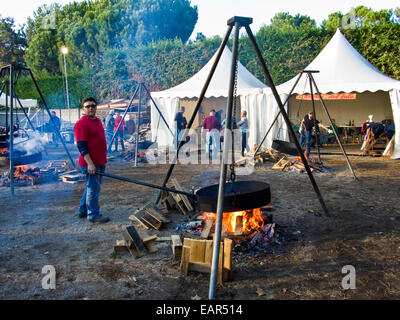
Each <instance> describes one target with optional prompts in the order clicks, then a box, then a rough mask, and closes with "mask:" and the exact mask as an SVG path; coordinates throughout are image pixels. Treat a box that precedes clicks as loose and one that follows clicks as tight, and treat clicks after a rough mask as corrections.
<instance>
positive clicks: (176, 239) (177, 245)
mask: <svg viewBox="0 0 400 320" xmlns="http://www.w3.org/2000/svg"><path fill="white" fill-rule="evenodd" d="M170 240H171V241H172V244H171V246H172V254H173V255H174V258H176V259H178V258H179V257H181V256H182V241H181V237H180V236H179V235H177V234H173V235H171V237H170Z"/></svg>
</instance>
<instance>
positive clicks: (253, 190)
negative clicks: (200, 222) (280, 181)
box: [195, 181, 271, 212]
mask: <svg viewBox="0 0 400 320" xmlns="http://www.w3.org/2000/svg"><path fill="white" fill-rule="evenodd" d="M218 188H219V184H214V185H211V186H208V187H205V188H201V189H199V190H197V191H196V192H195V195H196V198H197V201H198V203H199V206H200V210H201V211H205V212H217V203H218ZM270 201H271V192H270V187H269V184H268V183H265V182H260V181H236V182H234V183H232V182H227V183H226V187H225V197H224V206H223V210H222V211H223V212H232V211H243V210H250V209H254V208H259V207H262V206H265V205H266V204H268V203H270Z"/></svg>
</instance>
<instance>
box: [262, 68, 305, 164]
mask: <svg viewBox="0 0 400 320" xmlns="http://www.w3.org/2000/svg"><path fill="white" fill-rule="evenodd" d="M302 74H303V73H300V74H299V76H298V77H297V80H296V82H295V84H294V85H293V87H292V89H291V90H290V92H289V94H288V96H287V98H286V100H285V102H284V103H283V105H285V104H286V103H287V102H288V101H289V98H290V96H291V95H292V92H293V91H294V89H295V88H296V86H297V83H298V82H299V81H300V78H301V76H302ZM280 114H281V111H280V110H279V111H278V114H277V115H276V117H275V119H274V121H272V124H271V126H270V127H269V129H268V130H267V133H266V134H265V136H264V138H262V140H261V142H260V144H259V145H258V147H257V149H256V151H255V152H254V157H255V156H256V155H257V153H258V151H259V150H260V148H261V146H262V144H263V143H264V141H265V139H266V138H267V136H268V134H269V132H270V131H271V129H272V127H273V126H274V124H275V122H276V121H277V120H278V118H279V115H280Z"/></svg>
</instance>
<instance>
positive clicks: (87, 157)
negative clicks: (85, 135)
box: [78, 141, 96, 174]
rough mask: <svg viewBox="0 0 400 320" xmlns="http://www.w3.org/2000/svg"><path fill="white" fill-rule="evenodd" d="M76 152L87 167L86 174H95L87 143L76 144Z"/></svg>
mask: <svg viewBox="0 0 400 320" xmlns="http://www.w3.org/2000/svg"><path fill="white" fill-rule="evenodd" d="M78 150H79V153H80V154H81V155H82V157H83V159H85V161H86V163H87V165H88V173H89V174H95V173H96V166H95V165H94V163H93V160H92V158H91V157H90V154H89V149H88V144H87V141H79V142H78Z"/></svg>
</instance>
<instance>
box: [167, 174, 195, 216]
mask: <svg viewBox="0 0 400 320" xmlns="http://www.w3.org/2000/svg"><path fill="white" fill-rule="evenodd" d="M167 187H168V188H171V189H176V190H179V191H184V192H187V191H186V190H185V189H184V188H183V187H182V186H181V184H180V183H179V182H178V180H176V179H175V178H171V179H170V182H169V183H168V184H167ZM161 203H162V204H163V205H164V206H165V208H166V209H167V210H178V211H179V212H180V213H182V214H183V215H186V214H188V213H189V212H193V211H194V207H193V204H192V202H191V201H190V199H189V198H188V197H187V196H185V195H184V194H179V193H174V192H168V191H163V192H162V195H161Z"/></svg>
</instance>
